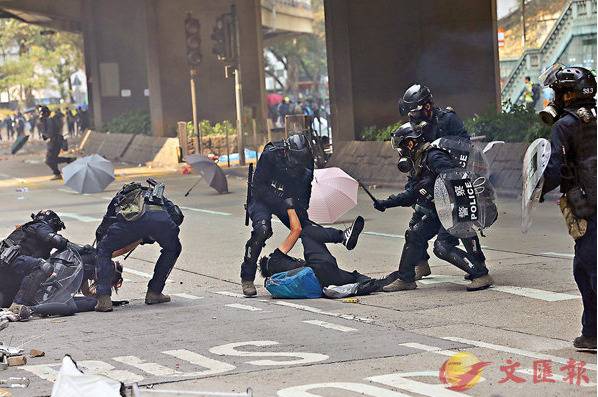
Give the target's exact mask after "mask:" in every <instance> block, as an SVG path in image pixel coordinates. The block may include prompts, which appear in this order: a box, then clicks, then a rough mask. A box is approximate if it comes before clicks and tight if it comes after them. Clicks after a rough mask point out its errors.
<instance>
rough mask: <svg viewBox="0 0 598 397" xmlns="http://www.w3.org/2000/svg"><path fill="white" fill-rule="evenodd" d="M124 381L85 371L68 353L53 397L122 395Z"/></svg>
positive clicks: (114, 396) (116, 396) (108, 396)
mask: <svg viewBox="0 0 598 397" xmlns="http://www.w3.org/2000/svg"><path fill="white" fill-rule="evenodd" d="M121 387H122V383H121V382H119V381H117V380H114V379H110V378H108V377H105V376H101V375H92V374H85V373H83V372H82V371H81V370H80V369H79V367H78V366H77V363H76V362H75V361H74V360H73V359H72V358H71V356H69V355H68V354H67V355H66V356H64V358H63V359H62V366H61V367H60V371H59V372H58V377H57V378H56V382H55V383H54V387H53V388H52V395H51V396H52V397H80V396H86V397H120V396H121V394H120V390H121Z"/></svg>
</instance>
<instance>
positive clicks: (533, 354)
mask: <svg viewBox="0 0 598 397" xmlns="http://www.w3.org/2000/svg"><path fill="white" fill-rule="evenodd" d="M442 339H446V340H450V341H453V342H460V343H464V344H467V345H473V346H477V347H483V348H486V349H490V350H496V351H500V352H504V353H510V354H517V355H520V356H524V357H530V358H536V359H539V360H550V361H554V362H556V363H561V364H567V362H568V361H569V359H566V358H563V357H557V356H553V355H550V354H543V353H536V352H531V351H527V350H522V349H517V348H514V347H508V346H501V345H494V344H492V343H486V342H479V341H475V340H469V339H464V338H459V337H456V336H445V337H443V338H442ZM586 368H588V369H591V370H593V371H596V364H586Z"/></svg>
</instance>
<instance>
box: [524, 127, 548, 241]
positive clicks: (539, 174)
mask: <svg viewBox="0 0 598 397" xmlns="http://www.w3.org/2000/svg"><path fill="white" fill-rule="evenodd" d="M549 160H550V142H549V141H548V140H547V139H544V138H538V139H536V140H535V141H533V142H532V143H531V145H529V147H528V148H527V151H526V152H525V156H524V158H523V171H522V173H523V175H522V176H523V192H522V195H521V232H522V233H527V231H528V230H529V228H530V227H531V225H532V212H533V210H534V208H535V207H536V206H537V205H538V203H539V202H540V196H541V195H542V186H543V185H544V178H543V174H544V170H546V167H547V166H548V161H549Z"/></svg>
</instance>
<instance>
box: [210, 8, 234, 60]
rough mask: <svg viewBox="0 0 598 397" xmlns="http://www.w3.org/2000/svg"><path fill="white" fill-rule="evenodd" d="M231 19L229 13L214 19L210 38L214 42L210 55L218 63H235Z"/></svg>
mask: <svg viewBox="0 0 598 397" xmlns="http://www.w3.org/2000/svg"><path fill="white" fill-rule="evenodd" d="M234 29H235V28H234V23H233V18H232V15H231V14H230V13H227V14H222V15H221V16H219V17H218V18H217V19H216V24H215V25H214V30H213V31H212V35H211V36H210V37H211V38H212V40H214V47H212V53H214V55H216V58H218V60H219V61H223V62H229V63H230V62H234V61H235V31H234Z"/></svg>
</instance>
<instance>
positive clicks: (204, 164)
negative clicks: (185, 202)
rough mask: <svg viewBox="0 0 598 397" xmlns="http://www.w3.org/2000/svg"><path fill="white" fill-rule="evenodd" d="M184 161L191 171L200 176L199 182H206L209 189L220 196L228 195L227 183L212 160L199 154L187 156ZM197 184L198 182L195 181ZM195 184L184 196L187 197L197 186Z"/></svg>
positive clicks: (224, 176) (220, 169) (222, 173)
mask: <svg viewBox="0 0 598 397" xmlns="http://www.w3.org/2000/svg"><path fill="white" fill-rule="evenodd" d="M186 161H187V164H189V165H190V166H191V168H192V169H193V172H195V173H196V174H199V175H200V180H202V179H203V180H204V181H206V183H207V184H208V185H209V186H210V187H211V188H213V189H214V190H216V191H217V192H218V193H220V194H222V193H228V181H227V180H226V175H224V172H223V171H222V168H220V167H219V166H218V164H216V163H215V162H214V161H213V160H210V159H209V158H207V157H206V156H202V155H200V154H190V155H189V156H187V158H186ZM197 183H199V181H197ZM197 183H196V184H195V185H193V186H192V187H191V189H189V190H188V191H187V193H186V194H185V196H188V195H189V193H190V192H191V190H192V189H193V188H194V187H195V186H197Z"/></svg>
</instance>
